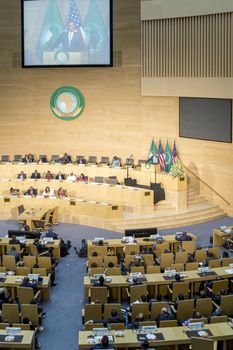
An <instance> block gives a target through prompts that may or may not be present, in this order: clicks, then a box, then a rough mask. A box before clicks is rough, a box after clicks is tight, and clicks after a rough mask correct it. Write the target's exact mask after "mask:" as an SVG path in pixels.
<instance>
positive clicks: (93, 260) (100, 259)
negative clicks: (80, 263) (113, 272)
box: [87, 256, 103, 268]
mask: <svg viewBox="0 0 233 350" xmlns="http://www.w3.org/2000/svg"><path fill="white" fill-rule="evenodd" d="M93 263H95V264H96V267H103V257H102V256H93V257H92V256H91V257H90V258H89V259H88V262H87V267H88V268H89V267H91V265H92V264H93Z"/></svg>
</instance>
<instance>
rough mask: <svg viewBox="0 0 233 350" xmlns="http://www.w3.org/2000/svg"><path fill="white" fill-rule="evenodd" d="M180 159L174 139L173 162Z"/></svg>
mask: <svg viewBox="0 0 233 350" xmlns="http://www.w3.org/2000/svg"><path fill="white" fill-rule="evenodd" d="M178 159H179V158H178V154H177V150H176V143H175V141H174V145H173V150H172V164H174V163H175V162H177V160H178Z"/></svg>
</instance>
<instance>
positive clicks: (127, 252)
mask: <svg viewBox="0 0 233 350" xmlns="http://www.w3.org/2000/svg"><path fill="white" fill-rule="evenodd" d="M132 252H134V253H135V254H137V253H138V252H139V245H138V244H126V245H125V255H131V253H132ZM131 258H132V255H131Z"/></svg>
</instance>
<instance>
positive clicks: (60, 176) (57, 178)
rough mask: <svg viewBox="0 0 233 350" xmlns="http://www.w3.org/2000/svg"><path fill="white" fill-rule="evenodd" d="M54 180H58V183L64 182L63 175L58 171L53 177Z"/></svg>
mask: <svg viewBox="0 0 233 350" xmlns="http://www.w3.org/2000/svg"><path fill="white" fill-rule="evenodd" d="M55 180H60V181H61V180H65V175H64V174H62V173H61V172H60V171H59V173H57V175H56V177H55Z"/></svg>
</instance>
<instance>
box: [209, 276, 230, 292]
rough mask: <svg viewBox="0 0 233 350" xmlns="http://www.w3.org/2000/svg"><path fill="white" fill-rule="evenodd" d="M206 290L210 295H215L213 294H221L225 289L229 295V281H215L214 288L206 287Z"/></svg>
mask: <svg viewBox="0 0 233 350" xmlns="http://www.w3.org/2000/svg"><path fill="white" fill-rule="evenodd" d="M206 289H207V290H208V291H209V292H210V293H213V294H215V293H217V292H219V291H220V289H224V290H225V293H226V294H227V291H228V280H227V279H224V280H218V281H213V286H212V288H209V287H206Z"/></svg>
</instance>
